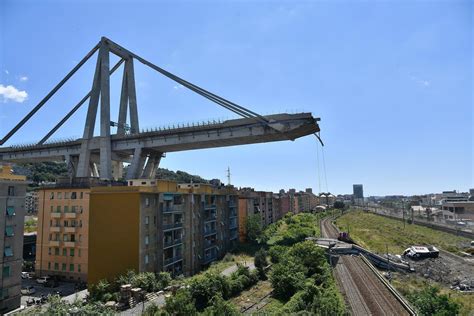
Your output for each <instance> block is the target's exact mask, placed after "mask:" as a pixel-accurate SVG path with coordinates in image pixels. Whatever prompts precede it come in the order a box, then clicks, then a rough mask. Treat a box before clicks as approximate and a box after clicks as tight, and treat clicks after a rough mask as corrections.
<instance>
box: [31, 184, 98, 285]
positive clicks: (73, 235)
mask: <svg viewBox="0 0 474 316" xmlns="http://www.w3.org/2000/svg"><path fill="white" fill-rule="evenodd" d="M89 195H90V187H89V185H88V184H84V185H69V184H61V183H58V184H56V185H54V186H51V187H44V188H42V189H40V190H39V191H38V201H39V209H38V232H37V239H36V264H35V270H36V274H37V275H38V276H58V277H59V278H61V279H65V280H74V281H81V282H87V271H88V266H87V261H88V245H89V225H88V224H89Z"/></svg>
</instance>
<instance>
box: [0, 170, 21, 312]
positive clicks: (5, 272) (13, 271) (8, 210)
mask: <svg viewBox="0 0 474 316" xmlns="http://www.w3.org/2000/svg"><path fill="white" fill-rule="evenodd" d="M25 180H26V178H25V177H24V176H17V175H13V174H12V172H11V169H10V167H9V166H1V165H0V223H1V230H2V232H1V233H0V251H1V253H0V315H3V314H4V313H6V312H8V311H11V310H14V309H16V308H19V307H20V300H21V293H20V289H21V268H22V263H23V224H24V218H25V194H26V186H27V182H26V181H25Z"/></svg>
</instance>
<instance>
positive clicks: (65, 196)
mask: <svg viewBox="0 0 474 316" xmlns="http://www.w3.org/2000/svg"><path fill="white" fill-rule="evenodd" d="M64 199H65V200H66V199H69V192H64Z"/></svg>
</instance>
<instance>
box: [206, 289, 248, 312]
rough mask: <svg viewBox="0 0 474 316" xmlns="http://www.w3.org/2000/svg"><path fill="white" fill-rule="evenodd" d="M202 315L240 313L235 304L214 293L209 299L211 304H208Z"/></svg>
mask: <svg viewBox="0 0 474 316" xmlns="http://www.w3.org/2000/svg"><path fill="white" fill-rule="evenodd" d="M202 315H205V316H238V315H240V313H239V311H238V310H237V309H236V308H235V306H234V305H233V304H232V303H230V302H226V301H224V299H223V298H222V296H221V295H219V294H218V295H216V296H214V297H213V298H212V299H211V305H209V306H208V307H207V308H206V309H205V310H204V312H203V313H202Z"/></svg>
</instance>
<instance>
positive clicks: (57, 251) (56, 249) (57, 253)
mask: <svg viewBox="0 0 474 316" xmlns="http://www.w3.org/2000/svg"><path fill="white" fill-rule="evenodd" d="M54 255H55V256H59V248H54Z"/></svg>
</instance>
